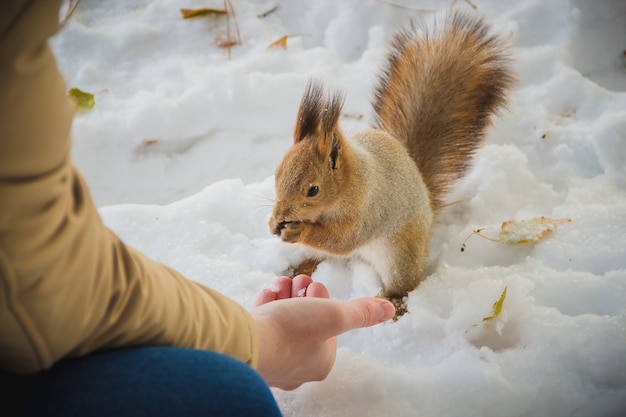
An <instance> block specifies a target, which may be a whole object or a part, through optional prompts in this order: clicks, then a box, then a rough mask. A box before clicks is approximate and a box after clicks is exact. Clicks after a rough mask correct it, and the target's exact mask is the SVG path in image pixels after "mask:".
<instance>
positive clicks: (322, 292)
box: [306, 282, 330, 298]
mask: <svg viewBox="0 0 626 417" xmlns="http://www.w3.org/2000/svg"><path fill="white" fill-rule="evenodd" d="M306 296H307V297H315V298H330V294H329V293H328V288H326V286H325V285H324V284H322V283H321V282H313V283H311V285H309V286H308V288H307V289H306Z"/></svg>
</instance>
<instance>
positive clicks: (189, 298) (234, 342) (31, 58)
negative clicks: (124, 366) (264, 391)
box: [0, 0, 258, 373]
mask: <svg viewBox="0 0 626 417" xmlns="http://www.w3.org/2000/svg"><path fill="white" fill-rule="evenodd" d="M59 4H60V1H59V0H56V1H52V0H32V1H21V2H20V1H17V2H5V4H3V5H2V6H1V7H2V8H1V9H0V114H1V115H2V121H1V123H0V201H1V206H0V369H3V370H9V371H12V372H19V373H30V372H36V371H39V370H42V369H46V368H48V367H50V366H51V365H52V364H53V363H55V362H56V361H58V360H59V359H61V358H63V357H66V356H77V355H83V354H87V353H89V352H91V351H94V350H98V349H105V348H113V347H117V346H129V345H145V344H158V345H176V346H184V347H193V348H201V349H209V350H214V351H218V352H222V353H226V354H229V355H231V356H234V357H236V358H238V359H240V360H242V361H245V362H248V363H250V364H252V365H256V361H257V356H258V335H257V326H256V324H255V323H254V321H253V319H252V317H251V316H250V314H249V313H247V312H246V311H245V310H244V309H243V308H241V307H240V306H239V305H238V304H237V303H235V302H234V301H232V300H230V299H228V298H226V297H225V296H223V295H221V294H219V293H217V292H215V291H213V290H211V289H208V288H205V287H202V286H200V285H199V284H197V283H195V282H192V281H189V280H187V279H185V278H184V277H182V276H181V275H180V274H178V273H177V272H175V271H173V270H171V269H169V268H167V267H166V266H164V265H162V264H159V263H156V262H153V261H151V260H149V259H148V258H146V257H145V256H143V255H142V254H140V253H139V252H137V251H134V250H133V249H131V248H129V247H127V246H126V245H124V243H123V242H121V241H120V240H119V239H118V238H117V237H116V236H115V235H114V234H113V233H111V232H110V231H109V230H108V229H106V227H105V226H104V225H103V224H102V222H101V220H100V218H99V215H98V213H97V210H96V208H95V207H94V205H93V202H92V200H91V198H90V196H89V193H88V191H87V187H86V185H85V182H84V180H83V179H82V178H81V176H80V175H79V174H78V172H77V171H76V169H75V168H74V167H73V165H72V163H71V161H70V159H69V148H70V138H69V130H70V125H71V119H72V115H73V111H74V110H73V105H72V104H71V103H70V101H69V100H68V99H67V98H66V93H65V91H66V86H65V84H64V82H63V79H62V77H61V75H60V73H59V71H58V69H57V67H56V63H55V61H54V58H53V56H52V53H51V51H50V49H49V48H48V46H47V38H48V37H49V36H50V35H52V34H53V33H54V32H55V31H56V30H57V27H58V24H57V16H58V10H59Z"/></svg>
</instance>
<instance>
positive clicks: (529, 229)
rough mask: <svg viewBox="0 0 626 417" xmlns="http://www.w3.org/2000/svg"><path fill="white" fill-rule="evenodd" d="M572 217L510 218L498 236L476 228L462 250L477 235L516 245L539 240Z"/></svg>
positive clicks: (462, 249)
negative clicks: (494, 236)
mask: <svg viewBox="0 0 626 417" xmlns="http://www.w3.org/2000/svg"><path fill="white" fill-rule="evenodd" d="M571 221H572V220H571V219H551V218H549V217H545V216H541V217H533V218H532V219H528V220H509V221H506V222H504V223H502V226H500V234H499V235H498V237H497V238H492V237H489V236H486V235H484V234H483V233H482V231H483V230H484V229H476V230H474V231H473V232H472V234H471V235H469V236H468V237H467V239H465V241H464V242H463V245H462V246H461V252H464V251H465V244H466V243H467V241H468V240H469V238H470V237H472V236H474V235H477V236H480V237H482V238H483V239H487V240H490V241H492V242H498V243H504V244H505V245H514V244H517V243H527V242H532V243H535V242H538V241H539V240H540V239H542V238H543V237H545V235H547V234H548V233H550V232H552V231H554V229H556V227H557V226H559V225H561V224H564V223H569V222H571Z"/></svg>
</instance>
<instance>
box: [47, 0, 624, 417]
mask: <svg viewBox="0 0 626 417" xmlns="http://www.w3.org/2000/svg"><path fill="white" fill-rule="evenodd" d="M233 3H234V6H235V9H236V12H237V19H238V22H239V28H240V30H241V36H242V38H243V45H241V46H235V47H233V49H232V57H231V59H228V56H227V51H226V49H222V48H219V47H218V46H217V44H216V42H215V39H216V38H217V37H225V36H226V23H225V19H224V18H223V17H208V18H198V19H195V20H194V19H192V20H183V19H182V18H181V15H180V13H179V9H180V8H182V7H185V8H198V7H220V6H221V5H222V1H220V0H187V1H185V2H180V1H175V0H132V1H131V0H126V1H121V0H119V1H112V0H111V1H96V0H82V2H81V4H80V6H79V8H78V10H77V11H76V13H75V14H74V16H73V18H72V19H71V21H70V22H69V24H68V25H67V27H66V28H65V29H64V30H63V31H62V32H61V33H60V34H59V35H58V36H57V37H56V38H55V39H54V40H53V42H52V43H53V47H54V50H55V51H56V53H57V56H58V60H59V64H60V66H61V68H62V71H63V73H64V74H65V76H66V78H67V81H68V86H69V87H78V88H81V89H83V90H85V91H90V92H99V93H98V94H97V95H96V105H95V107H94V109H93V110H91V111H89V112H83V113H81V114H78V115H77V117H76V119H75V122H74V127H73V135H74V149H73V156H74V158H75V161H76V163H77V164H78V166H79V167H80V168H81V170H82V171H83V173H84V174H85V176H86V177H87V180H88V182H89V184H90V185H91V189H92V192H93V195H94V198H95V200H96V202H97V204H98V206H99V207H103V208H102V210H101V213H102V215H103V217H104V219H105V221H106V223H107V224H108V225H109V226H110V227H111V228H112V229H113V230H115V231H116V232H118V233H119V234H120V235H121V236H122V238H123V239H125V240H126V241H127V242H128V243H130V244H131V245H133V246H135V247H137V248H139V249H141V250H143V251H145V252H146V253H148V254H149V255H151V256H152V257H153V258H155V259H158V260H161V261H163V262H165V263H168V264H169V265H172V266H174V267H175V268H177V269H178V270H180V271H181V272H183V273H185V274H186V275H187V276H189V277H190V278H192V279H195V280H198V281H200V282H202V283H204V284H207V285H209V286H212V287H214V288H217V289H219V290H221V291H223V292H224V293H226V294H228V295H230V296H231V297H233V298H234V299H236V300H238V301H239V302H241V303H242V304H243V305H247V306H249V305H250V303H251V301H252V299H253V297H254V295H255V294H256V293H257V292H258V291H259V289H260V288H262V287H265V286H268V285H269V283H270V282H271V281H272V279H273V278H274V277H275V276H276V275H277V274H280V273H281V272H282V271H284V270H285V269H286V268H287V267H288V266H289V265H290V264H291V263H294V262H296V261H298V260H299V259H300V255H299V254H298V253H297V252H296V251H295V249H294V248H293V247H292V246H290V245H287V244H283V243H282V242H280V241H279V240H278V239H277V238H275V237H273V236H271V235H270V234H269V231H268V227H267V220H268V217H269V214H270V210H271V205H272V198H273V178H272V175H273V171H274V169H275V167H276V165H277V164H278V162H279V161H280V159H281V157H282V155H283V153H284V152H285V151H286V150H287V149H288V147H289V146H290V144H291V132H292V128H293V124H294V119H295V113H296V110H297V105H298V103H299V100H300V95H301V93H302V91H303V87H304V84H305V82H306V80H307V79H308V78H309V77H311V76H315V77H318V78H321V79H322V80H323V81H324V82H325V83H326V84H327V85H329V86H333V87H339V88H341V89H343V90H344V91H345V92H346V95H347V102H346V105H345V107H344V115H343V117H342V119H341V124H342V126H343V128H344V130H345V131H346V132H348V133H349V132H354V131H357V130H359V129H364V128H366V127H367V126H368V124H369V122H370V121H371V110H370V106H369V97H370V95H371V91H372V87H373V85H374V81H375V77H376V73H377V70H378V68H379V65H380V63H381V60H382V58H383V56H384V54H385V45H386V41H387V40H388V39H389V36H390V34H391V33H392V32H393V31H394V30H395V29H396V28H399V27H400V26H402V25H405V24H408V22H409V21H410V20H411V19H414V20H417V19H421V18H423V17H424V16H426V17H427V16H428V15H427V14H423V13H422V14H421V13H417V12H414V11H409V10H405V9H400V8H396V7H392V6H390V5H387V4H384V3H383V2H380V1H375V0H367V1H366V0H306V1H304V0H303V1H298V2H295V1H292V2H288V1H284V2H274V1H245V0H241V1H240V0H233ZM474 3H475V4H476V6H477V8H478V10H477V12H478V13H481V14H483V15H485V16H487V17H488V19H489V20H490V21H492V22H493V23H494V25H495V26H496V27H497V28H499V30H502V31H504V33H511V34H512V35H511V36H512V37H511V43H512V45H513V53H514V55H515V58H516V60H517V62H516V67H517V70H518V77H519V79H520V84H519V87H518V89H517V90H516V91H515V93H514V94H513V97H512V102H511V105H510V109H509V112H508V113H507V114H505V115H503V116H502V117H500V118H499V119H498V120H497V122H496V124H495V126H494V129H493V130H492V132H491V135H490V138H489V140H488V143H487V145H486V146H485V147H484V148H483V150H482V151H481V152H480V153H479V154H478V156H477V158H476V166H475V168H474V169H473V170H472V172H471V173H470V174H469V175H468V177H467V178H466V179H465V180H464V181H462V182H461V183H459V185H458V187H457V188H456V189H455V190H454V193H453V195H451V196H450V201H457V200H462V202H461V203H459V204H456V205H453V206H450V207H449V208H448V209H447V210H446V211H445V212H444V213H443V214H442V216H441V218H440V219H439V225H438V227H437V229H436V231H435V233H434V237H433V242H432V248H431V263H430V267H429V269H430V272H431V274H430V276H429V278H428V279H427V280H426V281H425V282H424V283H423V284H422V285H421V286H420V287H419V288H418V289H417V290H415V291H414V292H413V293H411V294H410V297H409V300H408V305H409V309H410V314H407V315H405V316H404V317H402V318H401V319H400V320H399V321H398V322H397V323H388V324H384V325H381V326H378V327H375V328H370V329H364V330H360V331H355V332H352V333H350V334H347V335H344V336H342V337H341V338H340V340H339V346H340V349H339V354H338V358H337V363H336V366H335V369H334V370H333V372H332V373H331V375H330V377H329V378H328V379H327V380H326V381H324V382H321V383H311V384H307V385H305V386H303V387H301V388H300V389H298V390H296V391H294V392H282V391H278V390H277V391H275V394H276V397H277V399H278V401H279V404H280V406H281V409H282V410H283V412H284V413H285V415H286V416H293V417H296V416H387V415H389V416H434V417H437V416H442V417H443V416H446V417H450V416H463V417H467V416H499V417H502V416H587V417H591V416H593V417H601V416H620V415H621V416H623V415H625V414H624V413H625V412H626V411H625V410H626V57H625V52H626V51H625V49H626V24H625V23H624V22H626V2H623V1H621V0H614V1H608V0H607V1H594V2H592V1H584V0H579V1H573V0H572V1H565V0H554V1H553V0H550V1H545V0H544V1H540V0H520V1H513V0H510V1H503V0H490V1H488V0H474ZM403 4H405V5H407V6H411V7H418V8H423V9H429V8H431V9H444V8H446V7H449V6H450V2H448V1H444V2H440V1H412V2H409V1H405V2H404V3H403ZM276 5H278V9H277V10H276V11H275V12H273V13H271V14H269V15H267V16H266V17H257V16H258V15H260V14H262V13H264V12H267V11H268V10H270V9H272V8H273V7H274V6H276ZM455 7H459V8H464V9H468V10H470V9H471V8H470V6H469V5H468V4H467V3H466V2H464V1H462V0H458V1H457V5H456V6H455ZM288 34H306V35H307V36H303V37H294V38H290V39H289V40H288V41H287V50H286V51H285V50H272V51H268V50H267V49H266V47H267V46H268V45H269V44H271V43H272V42H274V41H276V40H278V39H279V38H281V37H282V36H284V35H288ZM105 206H106V207H105ZM536 216H548V217H554V218H570V219H572V222H571V223H567V224H564V225H561V226H560V227H559V228H558V229H557V230H556V232H555V233H553V234H551V235H550V236H548V237H547V238H546V239H545V240H543V241H541V242H539V243H538V244H535V245H532V244H522V245H513V246H505V245H501V244H498V243H493V242H489V241H487V240H484V239H481V238H479V237H476V236H474V237H472V238H471V239H470V240H469V241H468V242H467V249H466V250H465V252H461V251H460V248H461V245H462V243H463V241H464V239H465V238H466V237H467V236H468V235H469V234H470V233H471V231H472V230H474V229H476V228H479V227H495V228H494V229H492V230H490V229H486V230H485V231H484V233H485V234H490V235H492V236H493V235H495V234H496V232H497V227H499V225H500V224H501V223H502V222H503V221H506V220H510V219H527V218H531V217H536ZM314 278H315V279H317V280H319V281H322V282H324V283H325V284H326V285H327V286H328V287H329V289H330V291H331V294H332V295H333V296H334V297H337V298H341V299H349V298H354V297H360V296H367V295H374V294H376V293H377V292H378V289H379V284H378V282H377V280H376V277H375V275H374V274H373V272H372V271H371V270H370V269H369V267H368V266H367V265H366V264H364V263H360V262H350V263H340V262H326V263H323V264H322V265H320V268H319V270H318V271H317V272H316V273H315V275H314ZM505 287H506V288H507V296H506V299H505V301H504V305H503V311H502V313H501V314H500V316H499V317H498V318H497V320H496V323H491V324H487V325H485V324H483V323H482V321H481V320H482V318H483V317H485V316H488V315H489V314H490V313H491V310H492V305H493V303H494V302H495V301H496V300H497V299H498V297H499V296H500V294H501V293H502V291H503V289H504V288H505ZM476 324H478V326H475V325H476Z"/></svg>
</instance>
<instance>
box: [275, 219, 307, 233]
mask: <svg viewBox="0 0 626 417" xmlns="http://www.w3.org/2000/svg"><path fill="white" fill-rule="evenodd" d="M301 225H302V222H301V221H297V220H294V221H282V222H278V223H276V227H274V230H273V233H274V234H275V235H277V236H280V234H281V232H282V231H283V229H297V228H299V227H300V226H301Z"/></svg>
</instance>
